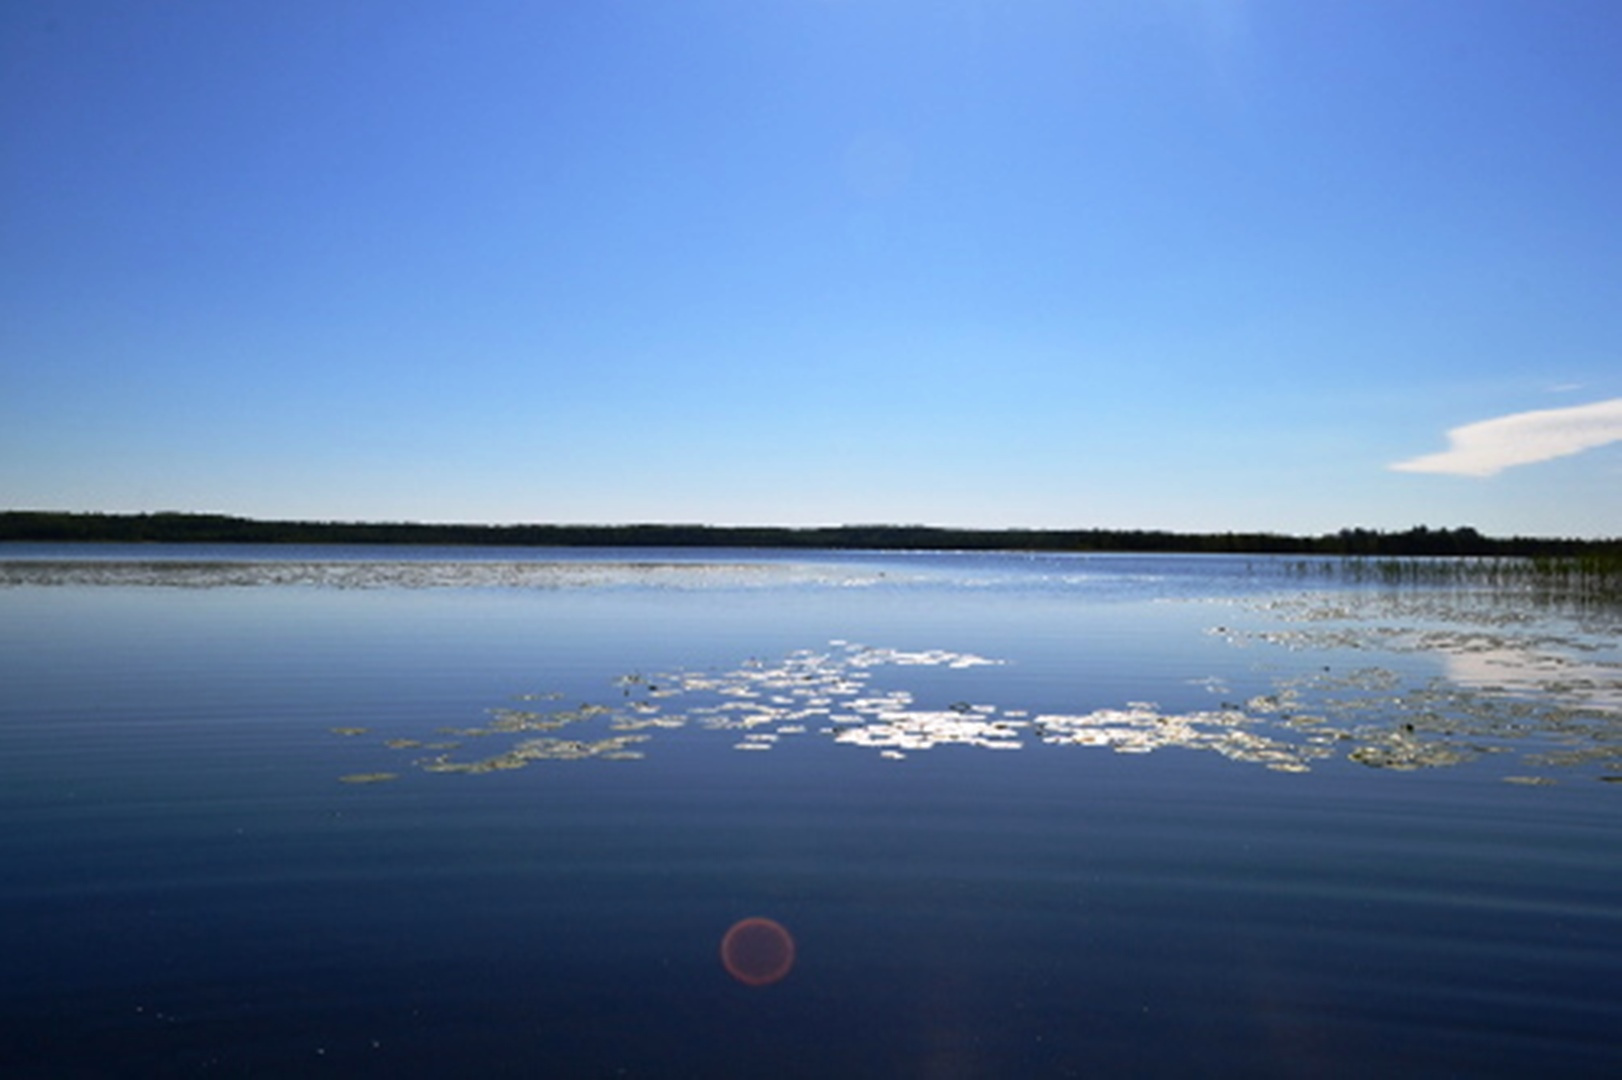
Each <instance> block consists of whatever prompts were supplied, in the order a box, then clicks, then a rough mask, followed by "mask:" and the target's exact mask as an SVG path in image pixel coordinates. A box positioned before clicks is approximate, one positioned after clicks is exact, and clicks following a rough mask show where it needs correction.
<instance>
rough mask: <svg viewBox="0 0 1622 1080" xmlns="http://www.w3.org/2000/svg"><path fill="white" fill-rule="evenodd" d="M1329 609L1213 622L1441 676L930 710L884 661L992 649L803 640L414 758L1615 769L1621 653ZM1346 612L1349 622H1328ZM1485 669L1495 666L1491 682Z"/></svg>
mask: <svg viewBox="0 0 1622 1080" xmlns="http://www.w3.org/2000/svg"><path fill="white" fill-rule="evenodd" d="M1326 604H1327V605H1328V613H1326V612H1325V611H1324V610H1322V609H1319V608H1311V607H1307V606H1302V607H1296V608H1285V609H1270V610H1272V613H1274V614H1280V613H1282V614H1284V615H1285V616H1286V617H1287V618H1290V619H1292V620H1294V621H1295V622H1297V624H1298V625H1297V626H1296V627H1295V628H1293V629H1285V630H1271V629H1269V630H1257V631H1252V632H1242V631H1238V630H1233V629H1230V628H1226V627H1224V628H1221V629H1220V630H1219V631H1218V632H1220V633H1221V634H1222V635H1223V636H1224V637H1226V638H1227V639H1228V640H1230V641H1232V642H1233V643H1234V644H1236V645H1254V644H1258V643H1262V644H1268V645H1273V646H1282V647H1284V648H1288V649H1292V650H1306V649H1328V650H1358V649H1364V650H1369V651H1373V650H1384V651H1396V652H1399V653H1400V652H1404V651H1407V652H1416V653H1418V652H1423V653H1429V654H1439V655H1441V656H1442V657H1443V658H1444V667H1445V669H1446V671H1445V674H1443V675H1440V676H1435V677H1432V678H1429V679H1422V680H1419V681H1415V680H1414V679H1413V678H1412V677H1411V676H1408V675H1404V674H1402V673H1400V672H1398V671H1396V670H1393V669H1392V668H1389V667H1385V666H1380V665H1375V664H1363V665H1359V666H1356V667H1349V668H1338V669H1333V670H1332V669H1331V668H1330V667H1328V666H1314V667H1312V668H1311V669H1310V670H1305V671H1297V672H1293V673H1286V674H1282V675H1275V676H1273V677H1272V678H1271V680H1270V682H1271V686H1270V687H1269V688H1268V689H1267V690H1265V691H1264V692H1260V693H1250V694H1249V695H1248V696H1243V697H1242V699H1241V700H1236V701H1228V700H1221V702H1220V704H1219V705H1217V706H1216V707H1214V708H1208V709H1183V710H1166V709H1162V708H1161V707H1160V706H1158V705H1156V704H1155V703H1153V702H1147V701H1133V702H1126V703H1123V704H1121V705H1116V706H1109V707H1105V708H1095V709H1090V710H1085V711H1079V712H1074V713H1059V712H1040V711H1037V712H1035V713H1034V714H1033V711H1032V710H1030V709H1026V708H1007V707H1004V706H1001V705H996V704H990V703H986V702H976V701H973V700H970V699H968V698H964V697H958V698H956V699H955V700H953V699H950V698H947V699H946V700H947V701H948V702H949V703H948V704H944V705H935V704H927V703H920V702H919V701H918V700H917V697H916V694H915V692H914V691H912V690H908V689H903V688H899V687H894V686H882V685H879V677H880V674H881V673H883V672H885V671H887V670H889V671H897V670H902V671H904V670H906V669H913V668H922V667H932V668H942V669H946V670H949V671H961V670H967V669H973V668H981V667H988V666H993V665H997V664H999V663H1001V661H999V660H994V659H990V658H987V657H983V656H978V655H975V654H971V653H959V652H951V651H947V650H940V649H933V650H923V651H905V650H900V649H888V648H872V647H868V646H864V645H858V644H852V643H849V642H846V641H834V642H831V643H830V645H829V647H828V648H827V649H824V650H809V649H805V650H799V651H797V652H793V653H789V654H788V655H787V656H785V657H782V658H781V659H779V660H776V661H773V662H765V661H762V660H758V659H756V660H749V661H746V662H745V663H743V664H741V665H739V666H738V667H736V668H735V669H733V670H730V671H689V670H675V671H665V672H657V673H635V674H630V675H625V676H622V677H621V678H619V679H617V680H614V682H613V683H612V685H611V687H610V688H609V690H610V694H609V696H608V697H607V700H608V701H610V702H612V704H603V703H593V702H586V703H582V704H580V705H578V706H576V707H573V708H568V709H559V710H554V711H538V710H533V709H520V708H510V707H501V708H492V709H489V710H487V716H488V720H487V722H486V723H485V724H484V725H482V726H480V727H469V728H457V729H446V730H450V731H453V732H454V733H455V734H457V735H460V736H467V737H479V738H494V737H501V736H513V735H523V736H528V737H525V738H521V739H519V740H518V741H517V742H515V743H513V744H512V745H511V746H509V747H508V748H507V749H505V750H504V751H502V752H499V753H494V754H489V755H486V756H484V757H480V758H476V759H472V760H460V759H457V758H454V757H453V756H452V755H451V754H450V753H448V752H441V753H437V754H433V755H430V756H427V757H424V758H420V759H418V760H416V761H415V762H414V764H415V765H416V766H417V767H418V768H420V769H422V770H424V771H427V772H434V773H464V774H483V773H493V772H506V771H511V770H515V769H521V768H526V767H528V766H530V765H532V764H535V763H537V762H571V761H586V760H600V761H623V760H636V759H639V758H641V757H642V756H643V755H644V753H645V749H644V748H643V744H645V743H648V742H650V741H651V740H653V739H654V738H655V737H656V736H664V735H666V733H670V732H675V731H678V730H681V729H694V730H695V731H696V732H706V731H708V732H721V733H727V734H729V735H730V736H731V743H730V745H731V746H732V747H733V748H734V749H736V750H739V751H744V752H748V753H757V754H758V753H765V752H769V751H771V750H774V749H778V748H780V747H783V746H784V745H786V744H788V743H791V742H793V741H794V740H795V739H797V738H806V737H817V736H821V737H824V738H827V739H829V740H831V741H832V742H833V743H835V744H838V745H842V746H849V747H854V748H860V749H865V750H870V751H877V752H878V753H879V755H880V756H882V757H883V758H885V759H888V760H905V759H906V758H907V757H908V756H909V755H912V754H915V753H919V752H922V751H926V750H931V749H935V748H938V747H963V748H973V749H981V750H1004V751H1006V750H1020V749H1025V748H1036V747H1056V748H1058V747H1079V748H1088V747H1091V748H1097V749H1107V750H1110V751H1112V752H1114V753H1119V754H1145V753H1150V752H1153V751H1157V750H1164V749H1172V748H1176V749H1184V750H1198V751H1205V752H1209V753H1214V754H1217V755H1220V756H1221V757H1224V758H1226V759H1228V760H1230V761H1235V762H1243V763H1248V764H1254V765H1260V766H1262V767H1264V768H1267V769H1270V770H1273V771H1276V772H1289V773H1301V772H1307V771H1310V770H1311V769H1312V768H1313V767H1314V766H1315V765H1317V764H1319V763H1322V762H1326V761H1329V760H1332V759H1343V760H1346V761H1349V762H1352V763H1355V764H1358V765H1363V766H1366V767H1369V768H1376V769H1383V770H1390V771H1396V772H1410V771H1416V770H1423V769H1437V768H1446V767H1451V766H1458V765H1463V764H1466V763H1469V762H1474V761H1478V760H1482V759H1484V758H1487V757H1489V756H1490V755H1505V754H1514V755H1518V757H1517V758H1516V759H1518V760H1521V761H1524V762H1526V763H1528V764H1530V765H1533V766H1535V767H1536V768H1539V769H1547V768H1566V769H1570V768H1574V767H1582V768H1588V769H1593V768H1596V767H1598V768H1603V769H1605V770H1606V772H1607V773H1611V772H1615V771H1616V770H1618V769H1619V768H1622V723H1619V721H1622V670H1618V668H1617V666H1616V665H1615V664H1612V663H1610V662H1608V661H1605V660H1603V659H1601V658H1599V657H1596V656H1587V657H1586V658H1585V659H1582V660H1577V659H1574V658H1573V657H1572V656H1571V655H1570V653H1569V652H1562V651H1561V650H1560V649H1559V648H1558V647H1557V645H1558V644H1560V643H1559V642H1557V641H1556V640H1554V639H1549V638H1535V639H1534V638H1530V637H1528V636H1526V635H1511V634H1509V633H1508V632H1507V631H1504V630H1503V629H1502V628H1498V629H1493V628H1491V627H1489V628H1485V629H1484V628H1481V627H1473V626H1455V627H1453V628H1451V629H1447V630H1443V629H1440V628H1437V627H1434V626H1418V627H1416V626H1415V625H1414V624H1410V623H1398V624H1396V625H1391V626H1387V625H1384V624H1376V625H1374V626H1372V627H1371V626H1369V625H1366V624H1360V623H1359V622H1358V612H1357V611H1356V610H1355V607H1353V606H1347V605H1346V604H1345V602H1344V598H1341V597H1332V598H1327V599H1326ZM1336 621H1339V622H1341V623H1344V624H1346V625H1339V626H1332V625H1327V624H1328V623H1332V622H1336ZM1301 624H1306V625H1305V626H1304V627H1303V625H1301ZM1565 644H1568V645H1569V644H1570V643H1569V642H1566V643H1565ZM1456 657H1469V658H1472V661H1471V662H1472V663H1475V664H1476V665H1477V666H1475V667H1472V666H1470V665H1469V664H1456V663H1454V660H1453V658H1456ZM1482 665H1486V667H1485V668H1483V667H1482ZM1482 670H1486V671H1487V672H1488V676H1490V677H1488V676H1483V675H1481V671H1482ZM1188 682H1189V683H1191V684H1192V685H1195V686H1198V687H1202V688H1203V689H1204V690H1205V691H1206V692H1207V693H1208V694H1210V695H1212V696H1213V697H1217V698H1219V699H1220V698H1226V697H1229V696H1232V690H1231V688H1230V685H1229V683H1228V681H1227V680H1226V679H1223V678H1217V677H1207V678H1194V679H1190V680H1188ZM522 700H524V701H526V702H528V701H542V700H559V695H557V694H552V693H546V694H527V695H524V697H523V699H522ZM576 726H578V727H579V728H580V733H579V734H578V735H577V736H576V737H573V738H564V737H560V736H557V735H551V734H548V735H540V736H537V735H535V734H534V733H537V732H556V731H558V730H559V729H562V728H565V727H576ZM334 730H338V731H345V732H347V731H349V730H350V729H334ZM354 730H355V731H357V732H358V731H359V730H362V729H354ZM385 745H386V746H388V747H390V748H392V749H397V750H406V749H416V748H421V749H433V750H441V751H448V750H450V749H454V748H455V746H454V744H445V743H424V742H422V741H420V740H416V739H410V738H398V739H390V740H387V742H386V743H385ZM1503 779H1504V780H1506V781H1507V782H1510V783H1516V784H1526V785H1541V784H1546V783H1552V782H1553V780H1552V779H1550V778H1548V777H1545V776H1543V775H1542V774H1541V773H1538V774H1536V775H1533V774H1513V775H1506V776H1505V777H1503Z"/></svg>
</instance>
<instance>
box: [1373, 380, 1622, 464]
mask: <svg viewBox="0 0 1622 1080" xmlns="http://www.w3.org/2000/svg"><path fill="white" fill-rule="evenodd" d="M1447 441H1448V448H1447V449H1446V450H1444V451H1442V452H1441V453H1439V454H1426V455H1425V456H1423V457H1416V458H1413V459H1411V460H1409V461H1399V462H1397V463H1396V464H1394V465H1392V466H1391V468H1393V469H1395V470H1396V471H1398V472H1418V473H1444V474H1447V475H1451V476H1492V475H1494V474H1496V473H1499V472H1502V471H1503V470H1504V469H1507V468H1510V467H1511V466H1513V465H1531V464H1533V463H1535V462H1539V461H1549V460H1551V459H1553V458H1558V457H1566V456H1568V455H1571V454H1580V453H1582V452H1583V451H1584V450H1592V449H1593V448H1594V447H1596V446H1604V445H1605V444H1607V443H1613V442H1619V441H1622V398H1611V399H1610V400H1608V401H1596V402H1593V403H1591V404H1588V405H1573V406H1571V407H1570V408H1565V409H1537V410H1534V411H1532V412H1523V413H1512V414H1511V415H1509V416H1499V417H1495V418H1493V419H1491V420H1481V421H1478V422H1477V423H1474V424H1465V425H1464V426H1463V427H1456V428H1453V429H1452V430H1451V431H1449V432H1448V433H1447Z"/></svg>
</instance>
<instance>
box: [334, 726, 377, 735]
mask: <svg viewBox="0 0 1622 1080" xmlns="http://www.w3.org/2000/svg"><path fill="white" fill-rule="evenodd" d="M370 730H371V729H370V728H363V727H335V728H333V729H332V733H333V734H334V735H364V734H366V733H367V732H368V731H370Z"/></svg>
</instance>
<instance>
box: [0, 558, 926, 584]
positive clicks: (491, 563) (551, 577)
mask: <svg viewBox="0 0 1622 1080" xmlns="http://www.w3.org/2000/svg"><path fill="white" fill-rule="evenodd" d="M894 577H895V573H894V571H890V572H889V576H888V577H887V575H886V573H885V572H880V571H877V570H869V569H864V568H860V567H853V566H833V565H826V564H822V565H818V564H813V563H810V562H806V563H791V562H730V563H713V562H682V561H658V560H647V561H616V560H603V561H588V560H581V561H578V562H575V561H567V562H557V561H541V560H534V559H500V558H489V559H465V560H447V561H440V562H436V561H429V560H418V559H394V560H390V559H381V560H379V559H353V560H326V561H307V560H301V559H260V560H253V559H214V560H203V559H0V588H7V587H15V586H42V585H43V586H60V585H117V586H141V587H150V588H182V589H213V588H244V587H260V586H275V585H300V586H311V587H316V588H326V589H401V588H404V589H437V588H456V589H463V588H521V589H585V588H661V589H680V590H689V589H715V588H726V589H758V588H782V587H784V586H805V585H812V586H823V587H833V588H840V587H852V586H855V587H865V586H871V585H876V584H878V583H880V582H884V581H887V580H893V579H894Z"/></svg>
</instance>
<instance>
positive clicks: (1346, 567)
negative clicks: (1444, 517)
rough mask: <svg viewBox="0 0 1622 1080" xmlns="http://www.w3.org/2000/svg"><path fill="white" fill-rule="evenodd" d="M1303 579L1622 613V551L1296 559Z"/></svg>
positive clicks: (1296, 568)
mask: <svg viewBox="0 0 1622 1080" xmlns="http://www.w3.org/2000/svg"><path fill="white" fill-rule="evenodd" d="M1288 565H1289V567H1290V570H1291V571H1292V572H1293V573H1294V574H1296V575H1298V576H1302V577H1314V578H1326V579H1329V580H1332V581H1338V582H1343V583H1347V584H1351V585H1364V586H1383V587H1386V588H1392V589H1447V590H1453V591H1465V592H1476V593H1483V594H1486V595H1489V596H1492V597H1495V598H1497V599H1499V600H1516V601H1523V602H1530V603H1533V604H1537V605H1539V606H1549V607H1556V608H1571V609H1577V610H1584V609H1610V610H1612V611H1613V612H1616V613H1619V614H1622V551H1616V550H1600V551H1591V552H1586V553H1582V554H1575V555H1537V556H1526V557H1512V556H1451V557H1449V556H1348V557H1340V558H1318V559H1300V560H1293V561H1292V562H1290V563H1289V564H1288Z"/></svg>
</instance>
